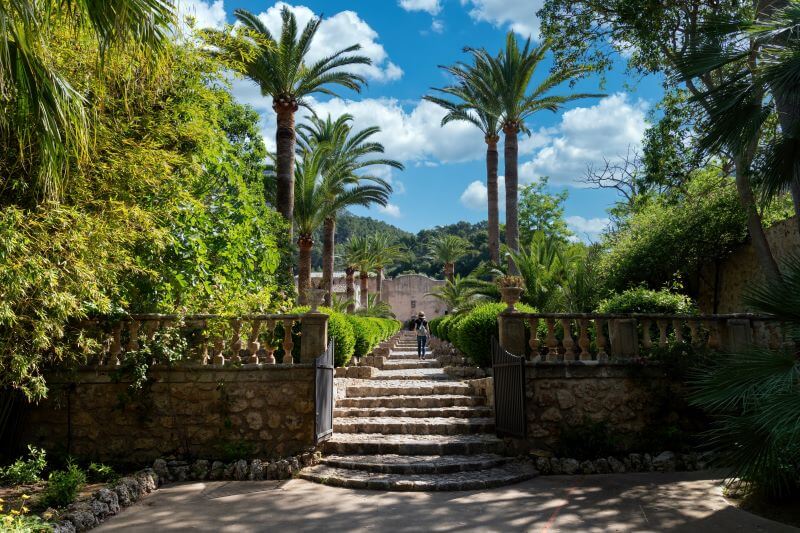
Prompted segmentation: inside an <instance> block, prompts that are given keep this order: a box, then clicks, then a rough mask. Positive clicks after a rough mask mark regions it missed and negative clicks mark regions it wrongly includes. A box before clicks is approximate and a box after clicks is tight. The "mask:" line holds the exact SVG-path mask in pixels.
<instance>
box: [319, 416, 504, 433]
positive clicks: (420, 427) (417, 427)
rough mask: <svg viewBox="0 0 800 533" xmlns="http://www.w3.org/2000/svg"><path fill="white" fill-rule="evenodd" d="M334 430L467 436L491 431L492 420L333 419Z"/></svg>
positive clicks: (340, 431)
mask: <svg viewBox="0 0 800 533" xmlns="http://www.w3.org/2000/svg"><path fill="white" fill-rule="evenodd" d="M333 431H334V433H382V434H384V435H466V434H472V433H489V432H492V431H494V418H453V417H447V418H443V417H435V418H434V417H431V418H413V417H371V418H367V417H354V418H334V419H333Z"/></svg>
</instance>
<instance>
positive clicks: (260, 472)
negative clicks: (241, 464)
mask: <svg viewBox="0 0 800 533" xmlns="http://www.w3.org/2000/svg"><path fill="white" fill-rule="evenodd" d="M248 479H250V481H261V480H262V479H264V467H263V465H262V464H261V460H260V459H253V460H252V461H251V462H250V475H249V477H248Z"/></svg>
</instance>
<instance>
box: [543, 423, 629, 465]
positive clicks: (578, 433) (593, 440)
mask: <svg viewBox="0 0 800 533" xmlns="http://www.w3.org/2000/svg"><path fill="white" fill-rule="evenodd" d="M556 449H557V450H558V455H559V456H561V457H572V458H574V459H578V460H579V461H583V460H591V459H596V458H598V457H608V456H611V455H615V454H616V453H618V452H619V451H620V443H619V442H618V440H617V438H616V436H615V435H614V431H613V430H612V429H611V427H610V426H609V425H608V423H606V422H605V421H597V422H595V421H592V420H589V419H584V420H583V422H582V423H581V424H578V425H564V426H562V427H561V431H560V432H559V435H558V445H557V447H556Z"/></svg>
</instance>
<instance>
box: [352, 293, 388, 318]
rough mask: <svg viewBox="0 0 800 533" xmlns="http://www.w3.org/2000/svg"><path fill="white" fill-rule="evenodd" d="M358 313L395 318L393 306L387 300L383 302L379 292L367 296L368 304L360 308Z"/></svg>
mask: <svg viewBox="0 0 800 533" xmlns="http://www.w3.org/2000/svg"><path fill="white" fill-rule="evenodd" d="M356 314H357V315H360V316H370V317H374V318H395V316H394V313H393V312H392V306H391V305H389V304H388V303H387V302H382V301H381V300H380V298H379V297H378V295H377V294H370V295H369V296H368V297H367V305H366V306H362V307H361V308H359V310H358V311H356Z"/></svg>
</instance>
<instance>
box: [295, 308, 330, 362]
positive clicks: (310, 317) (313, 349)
mask: <svg viewBox="0 0 800 533" xmlns="http://www.w3.org/2000/svg"><path fill="white" fill-rule="evenodd" d="M300 331H301V337H300V338H301V339H302V340H301V343H300V363H313V362H314V359H316V358H317V357H319V356H320V355H322V354H323V353H325V350H327V349H328V315H326V314H324V313H319V312H317V313H314V312H308V313H306V314H305V315H303V318H302V319H301V322H300Z"/></svg>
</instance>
